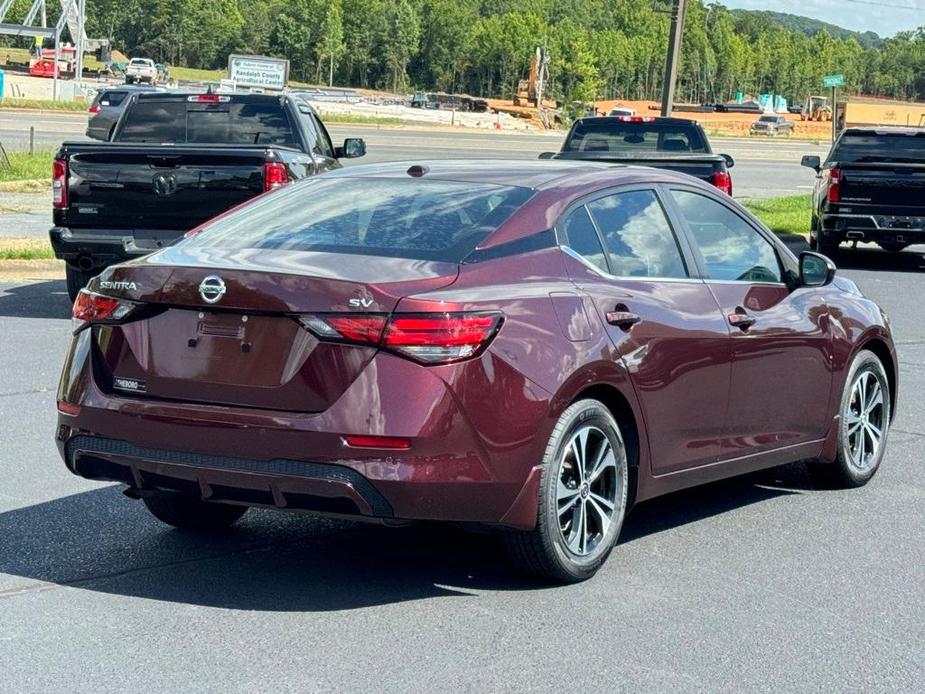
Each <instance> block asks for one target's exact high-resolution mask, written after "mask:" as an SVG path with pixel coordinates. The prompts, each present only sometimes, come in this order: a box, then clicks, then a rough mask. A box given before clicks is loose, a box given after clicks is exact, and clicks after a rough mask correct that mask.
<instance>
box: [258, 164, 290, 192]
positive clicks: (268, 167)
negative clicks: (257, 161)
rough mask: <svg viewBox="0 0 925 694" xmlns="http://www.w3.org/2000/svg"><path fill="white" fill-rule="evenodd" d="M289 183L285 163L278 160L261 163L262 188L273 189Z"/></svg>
mask: <svg viewBox="0 0 925 694" xmlns="http://www.w3.org/2000/svg"><path fill="white" fill-rule="evenodd" d="M287 183H289V172H288V171H287V170H286V165H285V164H282V163H280V162H278V161H269V162H267V163H266V164H264V165H263V189H264V190H265V191H266V190H273V189H274V188H279V187H280V186H284V185H286V184H287Z"/></svg>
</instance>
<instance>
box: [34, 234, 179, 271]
mask: <svg viewBox="0 0 925 694" xmlns="http://www.w3.org/2000/svg"><path fill="white" fill-rule="evenodd" d="M182 234H183V231H179V230H171V229H165V230H157V231H155V232H149V233H145V234H144V236H145V237H148V238H138V237H137V236H136V235H135V234H134V233H133V232H132V231H131V230H126V229H80V230H77V231H75V230H72V229H69V228H67V227H59V226H56V227H52V228H51V229H50V230H49V232H48V237H49V240H50V241H51V247H52V250H53V251H54V253H55V257H56V258H59V259H61V260H64V261H67V262H68V263H70V264H72V265H84V267H82V268H81V269H85V270H88V269H91V268H90V266H89V265H88V264H87V263H92V267H93V268H103V267H108V266H109V265H114V264H116V263H119V262H122V261H124V260H131V259H132V258H140V257H141V256H144V255H148V254H149V253H153V252H154V251H156V250H158V249H160V248H164V247H165V246H169V245H170V244H171V243H172V242H173V241H175V240H176V239H177V238H179V237H180V236H182Z"/></svg>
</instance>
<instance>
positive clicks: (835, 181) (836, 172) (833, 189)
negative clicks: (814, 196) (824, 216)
mask: <svg viewBox="0 0 925 694" xmlns="http://www.w3.org/2000/svg"><path fill="white" fill-rule="evenodd" d="M828 197H829V202H841V169H832V170H831V171H829V194H828Z"/></svg>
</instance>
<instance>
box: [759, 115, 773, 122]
mask: <svg viewBox="0 0 925 694" xmlns="http://www.w3.org/2000/svg"><path fill="white" fill-rule="evenodd" d="M758 120H760V121H761V122H762V123H776V122H777V116H761V118H759V119H758Z"/></svg>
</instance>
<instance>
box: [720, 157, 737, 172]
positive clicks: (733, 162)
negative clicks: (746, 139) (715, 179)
mask: <svg viewBox="0 0 925 694" xmlns="http://www.w3.org/2000/svg"><path fill="white" fill-rule="evenodd" d="M719 156H721V157H722V158H723V159H725V160H726V168H727V169H731V168H732V167H733V166H735V165H736V160H735V159H733V158H732V155H731V154H720V155H719Z"/></svg>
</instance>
